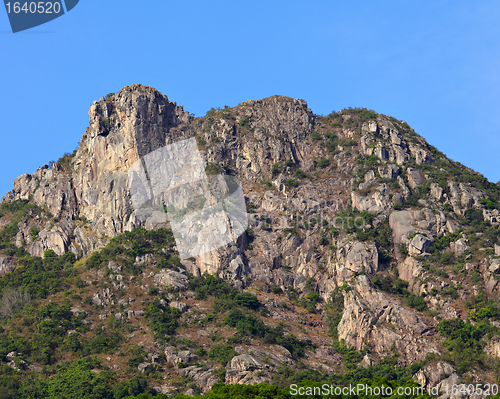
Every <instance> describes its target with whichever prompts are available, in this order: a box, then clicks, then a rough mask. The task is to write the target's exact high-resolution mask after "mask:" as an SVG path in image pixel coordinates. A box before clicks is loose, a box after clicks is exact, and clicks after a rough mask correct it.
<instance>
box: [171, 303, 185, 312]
mask: <svg viewBox="0 0 500 399" xmlns="http://www.w3.org/2000/svg"><path fill="white" fill-rule="evenodd" d="M169 305H170V306H171V307H173V308H176V309H177V310H179V312H181V313H184V312H187V310H188V305H186V304H185V303H184V302H177V301H173V302H170V304H169Z"/></svg>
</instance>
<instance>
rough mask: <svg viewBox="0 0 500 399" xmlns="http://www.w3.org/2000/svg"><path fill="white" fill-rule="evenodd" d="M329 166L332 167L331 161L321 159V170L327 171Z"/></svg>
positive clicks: (319, 163) (319, 162) (319, 165)
mask: <svg viewBox="0 0 500 399" xmlns="http://www.w3.org/2000/svg"><path fill="white" fill-rule="evenodd" d="M328 166H330V160H329V159H325V158H321V159H320V160H319V161H318V167H320V168H321V169H325V168H327V167H328Z"/></svg>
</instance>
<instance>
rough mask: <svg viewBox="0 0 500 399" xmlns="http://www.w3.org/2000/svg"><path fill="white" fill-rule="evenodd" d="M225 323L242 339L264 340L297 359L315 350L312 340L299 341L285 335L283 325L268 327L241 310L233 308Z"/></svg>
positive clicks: (292, 336) (255, 317)
mask: <svg viewBox="0 0 500 399" xmlns="http://www.w3.org/2000/svg"><path fill="white" fill-rule="evenodd" d="M224 322H225V323H226V324H227V325H229V326H231V327H235V328H236V329H237V330H238V333H239V334H240V336H241V337H245V336H247V337H259V338H263V340H264V343H266V344H278V345H281V346H283V347H285V348H286V349H288V350H289V351H290V353H291V354H292V356H293V357H294V358H296V359H298V358H301V357H303V356H304V355H305V350H306V349H314V348H315V344H314V343H313V342H312V341H310V340H299V339H297V337H296V336H295V335H294V334H289V335H284V329H283V325H282V324H278V326H276V327H269V326H266V325H265V324H264V323H263V322H262V320H261V319H259V318H258V317H257V316H255V315H253V314H249V313H245V312H243V311H241V310H240V309H237V308H233V309H232V310H231V311H230V312H229V314H228V316H227V317H225V318H224Z"/></svg>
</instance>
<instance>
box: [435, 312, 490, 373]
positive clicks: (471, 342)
mask: <svg viewBox="0 0 500 399" xmlns="http://www.w3.org/2000/svg"><path fill="white" fill-rule="evenodd" d="M438 331H439V332H440V333H441V334H442V335H444V336H445V337H446V341H445V342H444V345H445V346H446V348H447V349H448V350H449V351H450V353H451V354H452V355H453V362H454V363H455V365H456V367H457V372H458V373H459V374H463V373H464V372H466V371H468V370H470V369H471V368H474V367H481V368H483V369H490V368H491V366H492V363H491V362H490V361H489V360H488V359H487V357H486V353H485V352H484V350H483V348H484V345H485V341H484V339H483V338H486V337H489V338H491V337H492V336H493V335H498V331H499V330H498V328H496V327H493V326H491V325H489V324H488V323H486V322H481V323H478V324H477V325H476V326H474V325H472V324H471V323H469V322H464V321H463V320H462V319H453V320H443V321H441V322H440V323H439V325H438Z"/></svg>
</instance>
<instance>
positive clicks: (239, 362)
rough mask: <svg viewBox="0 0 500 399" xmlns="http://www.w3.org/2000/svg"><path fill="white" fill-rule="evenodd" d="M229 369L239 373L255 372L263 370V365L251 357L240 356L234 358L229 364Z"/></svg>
mask: <svg viewBox="0 0 500 399" xmlns="http://www.w3.org/2000/svg"><path fill="white" fill-rule="evenodd" d="M229 367H230V369H232V370H239V371H253V370H258V369H262V368H263V366H262V364H261V363H260V362H258V361H257V360H255V358H254V357H253V356H250V355H238V356H235V357H233V358H232V359H231V362H230V363H229Z"/></svg>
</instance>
